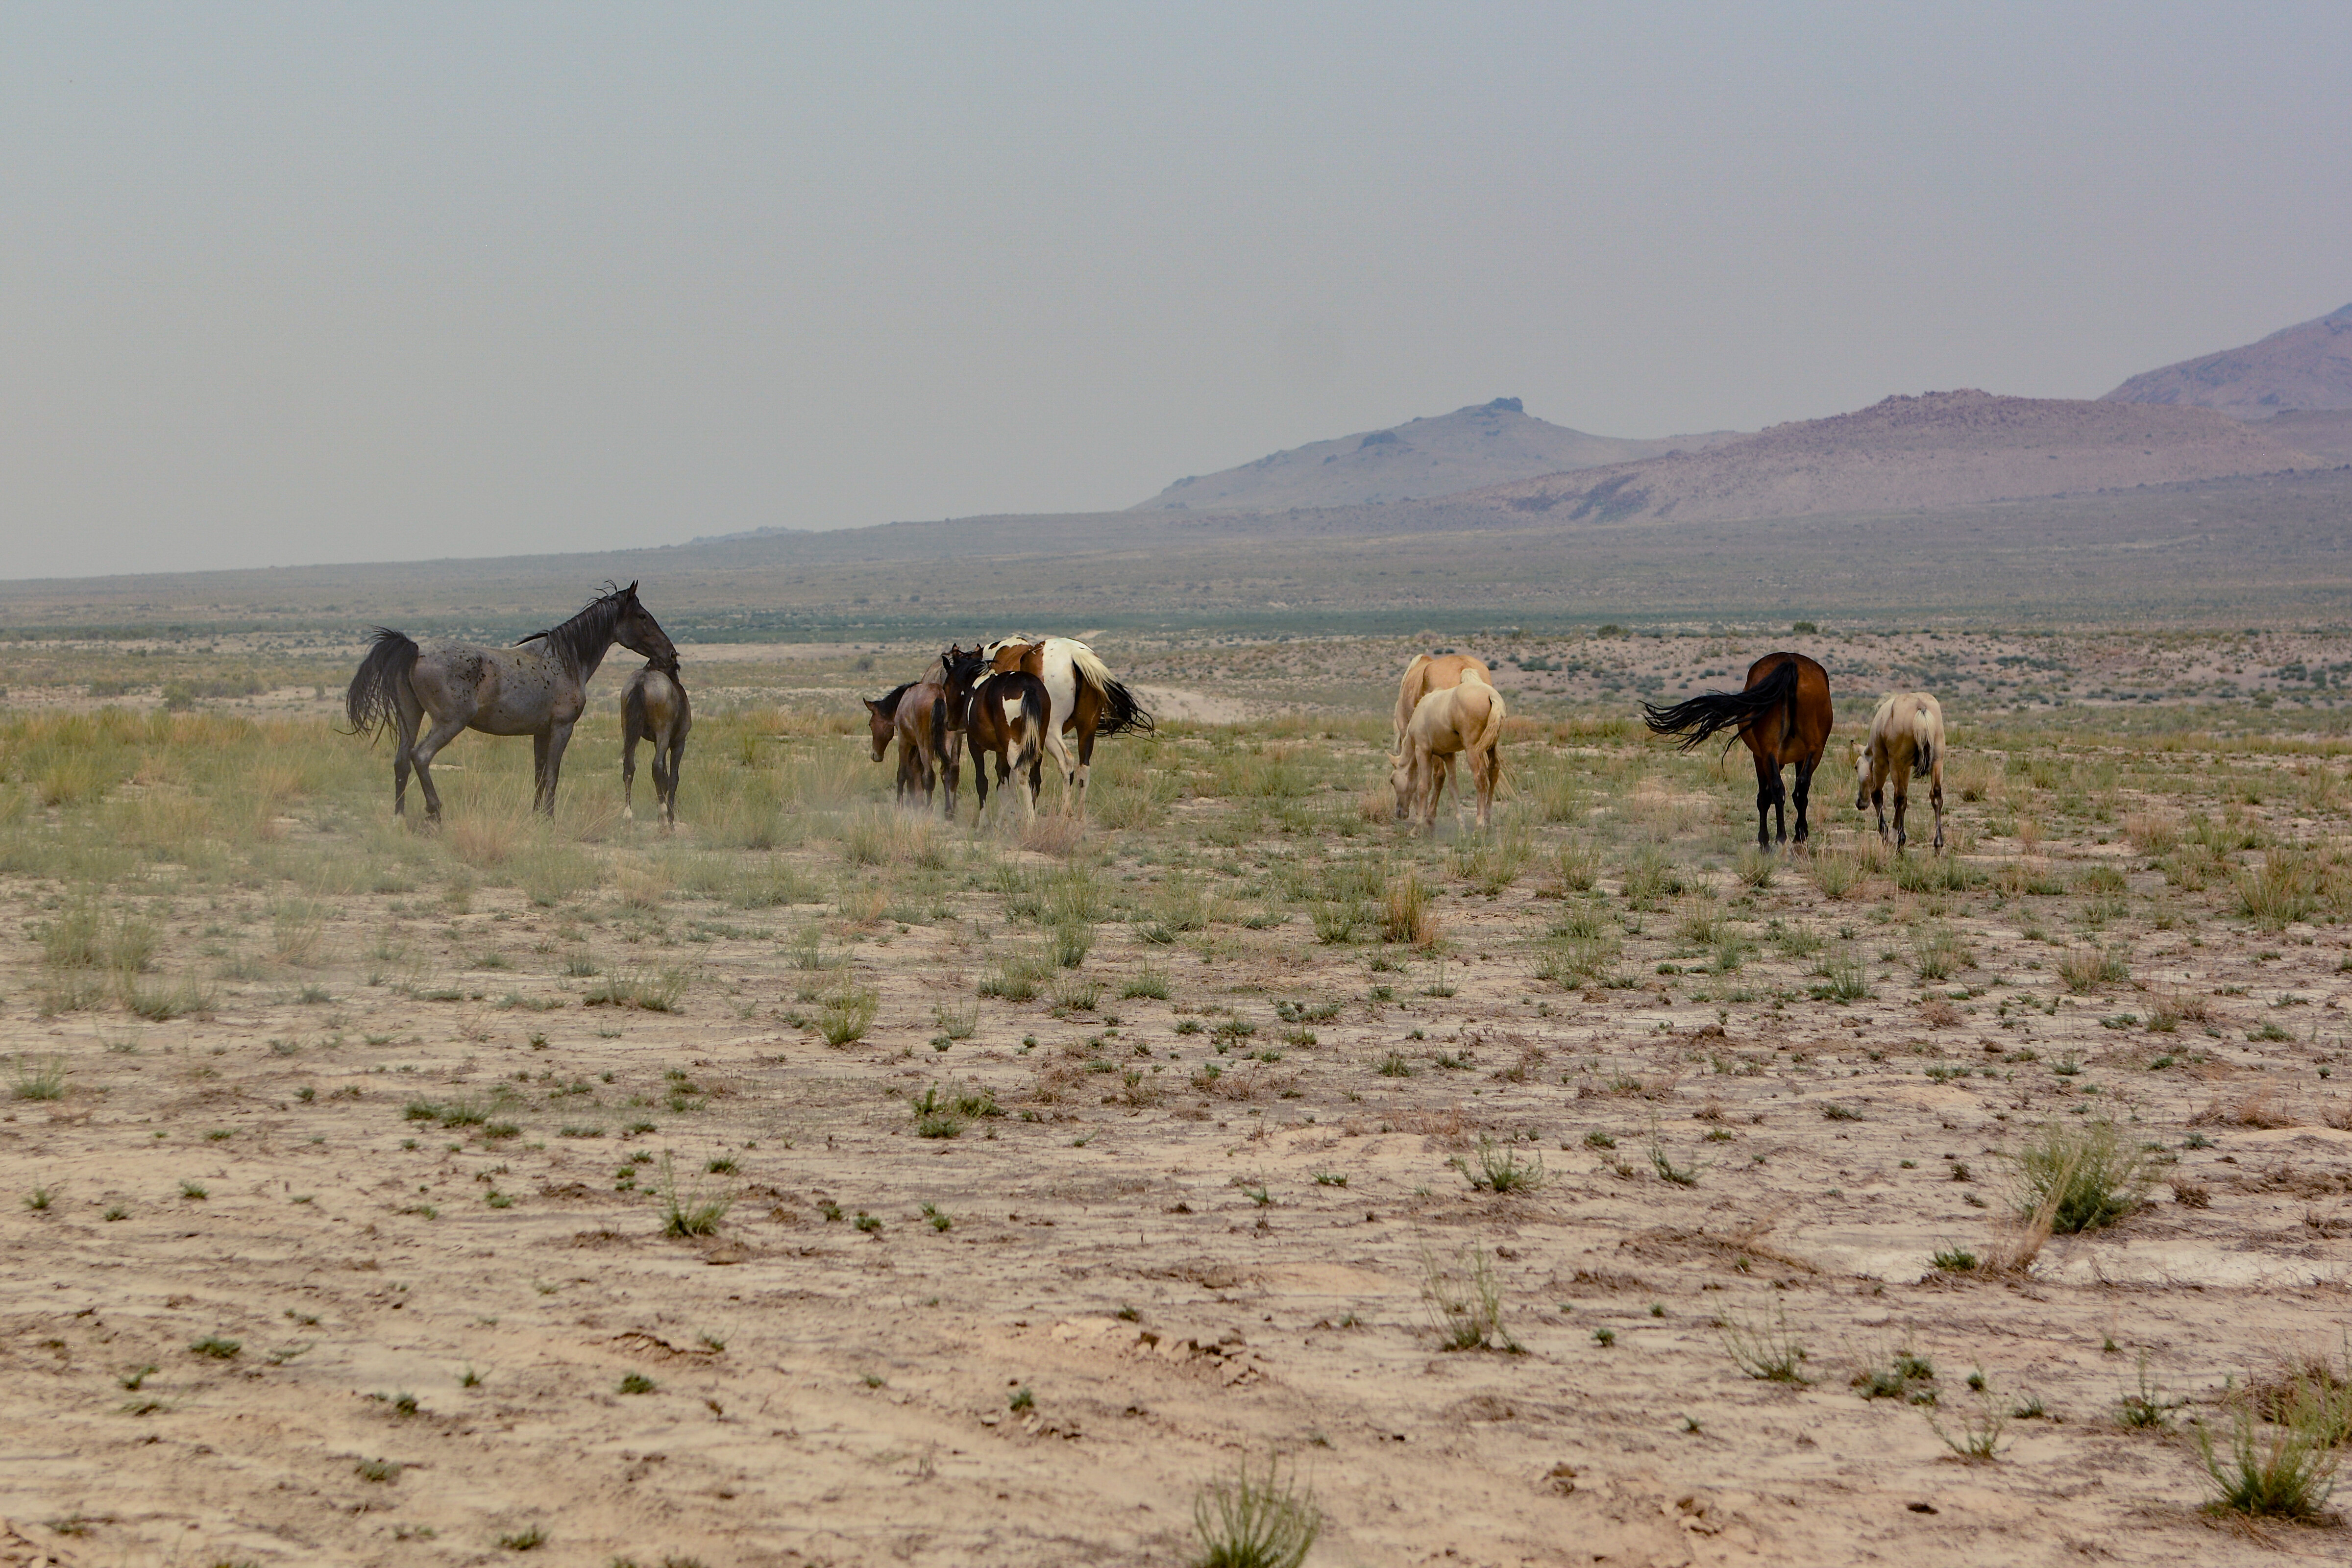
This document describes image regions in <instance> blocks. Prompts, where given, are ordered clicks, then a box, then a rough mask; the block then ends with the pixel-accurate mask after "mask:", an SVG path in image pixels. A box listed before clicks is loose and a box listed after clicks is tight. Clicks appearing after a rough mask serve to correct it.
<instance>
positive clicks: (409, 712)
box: [392, 699, 425, 816]
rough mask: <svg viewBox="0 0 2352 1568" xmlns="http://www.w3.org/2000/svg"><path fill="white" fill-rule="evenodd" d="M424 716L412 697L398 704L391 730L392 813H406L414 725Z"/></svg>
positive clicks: (414, 740) (414, 748)
mask: <svg viewBox="0 0 2352 1568" xmlns="http://www.w3.org/2000/svg"><path fill="white" fill-rule="evenodd" d="M424 717H425V710H424V709H422V708H420V707H418V706H417V705H416V703H415V700H413V699H412V700H409V701H406V702H403V703H402V704H401V705H400V715H399V725H400V727H399V728H398V729H397V730H395V731H394V732H393V737H392V741H393V749H392V815H393V816H407V815H408V771H409V768H410V767H411V766H412V765H413V764H412V763H411V761H410V759H411V757H412V756H413V755H414V753H415V750H416V726H417V723H418V721H421V720H422V719H423V718H424Z"/></svg>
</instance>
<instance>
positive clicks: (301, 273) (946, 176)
mask: <svg viewBox="0 0 2352 1568" xmlns="http://www.w3.org/2000/svg"><path fill="white" fill-rule="evenodd" d="M2347 60H2352V5H2344V4H2342V3H2340V0H2336V3H2331V4H2324V5H2288V4H2265V5H2251V6H2213V5H2205V4H2197V5H2151V4H2128V5H2104V6H2085V5H2051V4H2048V3H2035V4H2028V5H2009V6H2000V5H1962V6H1946V7H1926V6H1913V5H1900V6H1888V5H1881V4H1872V5H1852V6H1826V5H1823V6H1796V5H1769V6H1768V5H1747V6H1738V5H1704V6H1681V5H1657V4H1642V5H1623V6H1611V7H1592V8H1586V7H1580V6H1570V5H1534V6H1513V5H1444V6H1438V5H1420V6H1390V5H1365V4H1361V3H1349V4H1345V5H1330V6H1310V5H1281V6H1267V5H1255V4H1254V5H1233V6H1218V5H1181V6H1114V5H1101V4H1087V5H1066V6H1062V5H991V6H979V5H959V6H953V7H949V6H935V7H912V6H886V5H841V6H826V7H814V6H812V7H805V8H791V9H787V8H784V7H780V6H744V7H740V8H732V7H721V6H707V5H706V6H691V5H660V6H653V5H646V6H639V7H612V6H594V5H584V4H566V5H548V6H541V7H532V6H526V5H495V6H484V5H454V6H447V7H435V6H429V5H418V4H402V5H387V6H371V5H331V6H329V5H313V4H299V5H286V6H283V7H278V8H269V7H260V6H250V5H201V6H199V5H184V6H177V7H168V8H166V7H152V8H134V7H128V6H94V5H83V4H79V3H77V4H69V5H54V6H38V5H21V4H20V5H10V6H8V7H7V8H6V9H5V11H0V577H7V578H17V577H29V576H42V575H51V574H83V573H100V572H125V571H142V570H182V569H189V568H198V567H207V566H230V565H255V564H270V563H301V562H314V561H342V560H383V559H398V558H404V557H422V556H430V555H443V554H493V553H505V552H513V551H535V550H561V549H574V548H590V547H599V548H601V547H606V546H612V545H618V544H625V543H631V542H643V543H665V542H677V541H681V540H685V539H688V538H690V537H692V536H694V535H696V534H701V533H717V532H728V531H736V530H740V529H746V528H753V527H758V526H761V525H763V524H781V525H783V526H788V527H800V528H833V527H842V526H848V525H855V524H864V523H871V522H880V521H889V520H892V519H897V518H908V517H940V516H948V515H964V514H969V513H975V512H983V511H1032V510H1087V509H1097V508H1112V507H1119V506H1124V505H1127V504H1129V503H1130V502H1133V501H1136V500H1141V499H1143V498H1144V497H1145V496H1148V495H1150V494H1151V493H1152V492H1153V491H1155V490H1157V489H1159V488H1160V486H1161V485H1163V484H1165V483H1166V482H1167V481H1169V480H1170V479H1174V478H1176V477H1178V476H1179V475H1182V474H1188V473H1204V472H1208V471H1211V470H1213V469H1216V468H1223V467H1227V466H1229V465H1231V464H1234V463H1236V462H1242V461H1246V460H1247V459H1249V458H1255V457H1259V456H1261V455H1263V454H1265V453H1266V452H1268V451H1271V450H1274V449H1276V448H1277V447H1288V446H1295V445H1297V444H1299V443H1301V442H1304V441H1309V440H1315V439H1318V438H1321V437H1329V436H1335V435H1339V434H1343V433H1345V432H1348V431H1350V430H1359V429H1366V428H1370V427H1374V426H1383V425H1389V424H1393V423H1395V422H1397V421H1399V420H1402V419H1405V418H1408V417H1411V416H1414V415H1417V414H1435V413H1442V412H1444V411H1446V410H1448V409H1451V408H1454V407H1457V406H1459V405H1463V404H1465V403H1474V402H1484V401H1485V400H1486V399H1487V398H1489V397H1493V396H1496V395H1518V396H1521V397H1524V398H1525V399H1526V400H1527V407H1528V412H1530V413H1532V414H1536V415H1539V416H1542V417H1544V418H1547V419H1551V420H1554V421H1556V422H1559V423H1561V424H1566V425H1572V426H1577V427H1579V428H1580V429H1585V430H1590V431H1594V432H1597V433H1601V434H1604V435H1616V436H1653V435H1663V434H1666V433H1669V432H1674V431H1682V430H1697V429H1708V428H1717V427H1724V426H1736V427H1742V428H1748V427H1754V426H1760V425H1764V424H1769V423H1772V422H1775V421H1779V420H1784V419H1795V418H1806V417H1811V416H1818V415H1823V414H1830V413H1835V412H1838V411H1840V410H1843V409H1848V408H1853V407H1856V406H1859V405H1864V404H1866V403H1870V402H1874V401H1875V400H1876V399H1878V398H1880V397H1882V396H1884V395H1886V394H1888V393H1893V392H1918V391H1923V390H1927V389H1928V388H1942V387H1952V386H1982V387H1985V388H1988V389H1990V390H1993V391H2000V392H2014V393H2028V394H2038V395H2054V396H2095V395H2097V394H2099V393H2101V392H2103V391H2105V390H2106V389H2107V388H2108V387H2110V386H2112V385H2114V384H2116V382H2118V381H2121V380H2122V379H2123V378H2124V377H2125V376H2126V375H2128V374H2132V373H2134V372H2137V371H2141V370H2146V369H2148V368H2151V367H2153V366H2155V365H2158V364H2161V363H2168V362H2169V361H2172V360H2177V359H2180V358H2183V357H2186V356H2188V355H2189V354H2193V353H2205V352H2208V351H2210V350H2214V349H2220V348H2225V347H2228V346H2230V345H2231V344H2234V343H2238V342H2245V341H2247V340H2249V339H2252V338H2254V337H2257V336H2260V335H2261V334H2263V333H2264V332H2268V331H2273V330H2275V329H2277V328H2279V327H2283V326H2285V325H2288V324H2290V323H2291V322H2294V321H2302V320H2305V319H2308V318H2310V317H2312V316H2316V315H2320V314H2322V313H2324V312H2326V311H2327V310H2333V309H2335V308H2336V307H2337V306H2339V305H2342V304H2344V303H2346V302H2347V300H2352V93H2348V92H2347V90H2346V86H2347Z"/></svg>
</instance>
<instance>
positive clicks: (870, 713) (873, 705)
mask: <svg viewBox="0 0 2352 1568" xmlns="http://www.w3.org/2000/svg"><path fill="white" fill-rule="evenodd" d="M914 684H915V683H914V682H913V681H911V680H906V681H901V682H899V683H898V685H896V686H894V687H892V688H891V689H889V690H887V691H886V692H884V693H883V694H882V695H881V696H879V697H868V698H865V699H863V700H864V702H865V704H866V732H867V738H868V739H870V740H871V741H872V742H874V760H875V761H876V762H877V763H878V762H880V761H881V760H882V758H883V756H884V754H885V753H887V752H888V751H889V750H890V737H891V736H893V735H895V734H897V733H898V700H899V699H900V698H902V697H904V696H906V695H907V689H908V687H910V686H912V685H914Z"/></svg>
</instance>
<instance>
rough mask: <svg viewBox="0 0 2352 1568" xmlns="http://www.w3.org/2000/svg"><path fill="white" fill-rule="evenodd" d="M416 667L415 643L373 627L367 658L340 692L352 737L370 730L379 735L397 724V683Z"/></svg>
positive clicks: (391, 630) (398, 693)
mask: <svg viewBox="0 0 2352 1568" xmlns="http://www.w3.org/2000/svg"><path fill="white" fill-rule="evenodd" d="M415 668H416V644H415V641H414V640H412V639H411V638H410V637H409V636H408V634H407V633H405V632H396V631H394V630H393V629H392V628H391V627H390V626H378V627H376V629H375V637H374V639H373V644H372V646H371V647H369V648H368V652H367V657H366V658H363V659H362V660H360V669H359V673H358V674H357V675H354V676H352V685H351V689H350V690H348V691H346V692H344V693H343V712H344V714H345V716H346V717H348V718H349V719H350V720H351V723H352V729H351V732H352V734H354V735H356V734H359V733H360V732H361V731H373V732H374V734H376V735H378V736H381V735H382V734H383V729H384V726H385V725H387V724H394V725H396V724H398V723H399V721H400V683H401V682H402V681H404V680H405V679H408V672H409V671H410V670H412V669H415Z"/></svg>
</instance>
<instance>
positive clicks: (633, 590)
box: [621, 577, 637, 599]
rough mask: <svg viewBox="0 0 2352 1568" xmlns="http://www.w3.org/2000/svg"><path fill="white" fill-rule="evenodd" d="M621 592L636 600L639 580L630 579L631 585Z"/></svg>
mask: <svg viewBox="0 0 2352 1568" xmlns="http://www.w3.org/2000/svg"><path fill="white" fill-rule="evenodd" d="M621 592H623V593H624V594H626V595H628V596H629V597H630V598H632V599H634V598H635V597H636V596H637V579H635V577H632V578H630V579H629V585H628V586H627V587H625V588H624V589H622V590H621Z"/></svg>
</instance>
